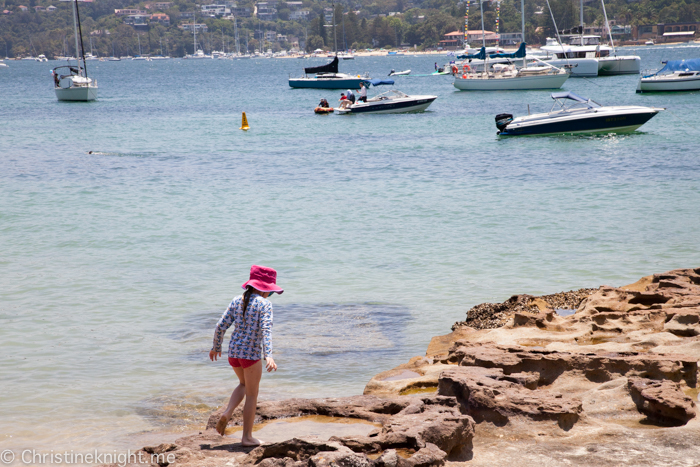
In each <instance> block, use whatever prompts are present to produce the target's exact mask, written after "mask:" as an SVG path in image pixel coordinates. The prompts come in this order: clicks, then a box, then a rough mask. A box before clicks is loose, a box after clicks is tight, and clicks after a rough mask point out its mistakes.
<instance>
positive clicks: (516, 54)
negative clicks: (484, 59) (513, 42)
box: [489, 42, 527, 58]
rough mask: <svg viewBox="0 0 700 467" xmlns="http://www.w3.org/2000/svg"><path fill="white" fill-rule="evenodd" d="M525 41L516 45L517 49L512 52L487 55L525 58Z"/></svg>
mask: <svg viewBox="0 0 700 467" xmlns="http://www.w3.org/2000/svg"><path fill="white" fill-rule="evenodd" d="M526 45H527V44H525V42H521V43H520V47H518V50H516V51H515V52H513V53H512V54H491V55H489V57H491V58H525V46H526Z"/></svg>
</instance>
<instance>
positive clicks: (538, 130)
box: [496, 91, 665, 136]
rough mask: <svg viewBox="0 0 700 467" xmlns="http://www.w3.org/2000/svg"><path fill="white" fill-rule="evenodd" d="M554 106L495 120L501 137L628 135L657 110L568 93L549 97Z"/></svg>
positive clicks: (501, 115) (499, 117)
mask: <svg viewBox="0 0 700 467" xmlns="http://www.w3.org/2000/svg"><path fill="white" fill-rule="evenodd" d="M552 99H554V105H553V106H552V109H551V110H550V111H549V112H547V113H539V114H532V115H526V116H524V117H516V118H513V115H511V114H499V115H497V116H496V127H497V128H498V134H499V135H501V136H521V135H559V134H576V133H603V134H608V133H629V132H632V131H634V130H636V129H637V128H639V127H640V126H642V125H644V124H645V123H646V122H647V121H649V120H650V119H651V118H652V117H654V115H656V114H657V113H659V112H660V111H661V110H665V109H661V108H655V107H643V106H638V105H623V106H607V107H604V106H601V105H600V104H598V103H597V102H594V101H592V100H591V99H585V98H583V97H581V96H578V95H576V94H574V93H573V92H570V91H562V92H555V93H552Z"/></svg>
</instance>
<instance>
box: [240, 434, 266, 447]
mask: <svg viewBox="0 0 700 467" xmlns="http://www.w3.org/2000/svg"><path fill="white" fill-rule="evenodd" d="M262 443H263V441H262V440H259V439H256V438H253V437H252V436H251V437H245V438H241V444H242V445H243V446H260V445H261V444H262Z"/></svg>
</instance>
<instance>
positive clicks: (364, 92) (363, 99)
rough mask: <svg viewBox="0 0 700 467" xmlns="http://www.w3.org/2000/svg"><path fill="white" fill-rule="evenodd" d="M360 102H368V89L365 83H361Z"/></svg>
mask: <svg viewBox="0 0 700 467" xmlns="http://www.w3.org/2000/svg"><path fill="white" fill-rule="evenodd" d="M391 72H392V73H393V72H394V70H391ZM358 102H367V88H366V87H365V83H363V82H360V98H359V99H358Z"/></svg>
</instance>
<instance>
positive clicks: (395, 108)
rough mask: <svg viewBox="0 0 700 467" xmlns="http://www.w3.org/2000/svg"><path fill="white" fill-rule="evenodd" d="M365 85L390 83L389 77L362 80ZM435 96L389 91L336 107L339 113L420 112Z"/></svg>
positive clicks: (392, 82)
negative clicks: (410, 94) (365, 99)
mask: <svg viewBox="0 0 700 467" xmlns="http://www.w3.org/2000/svg"><path fill="white" fill-rule="evenodd" d="M364 83H365V85H366V86H369V85H373V86H380V85H392V84H394V81H393V80H390V79H385V80H381V79H373V80H367V81H365V82H364ZM435 99H437V96H409V95H408V94H405V93H403V92H401V91H397V90H395V89H392V90H391V91H387V92H384V93H382V94H378V95H376V96H374V97H371V98H369V99H367V102H359V101H358V102H356V103H355V104H351V105H348V106H347V107H337V108H336V109H335V110H336V111H337V112H338V113H339V114H365V113H375V114H395V113H404V112H420V111H423V110H425V109H427V108H428V107H429V106H430V104H432V103H433V101H434V100H435Z"/></svg>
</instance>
